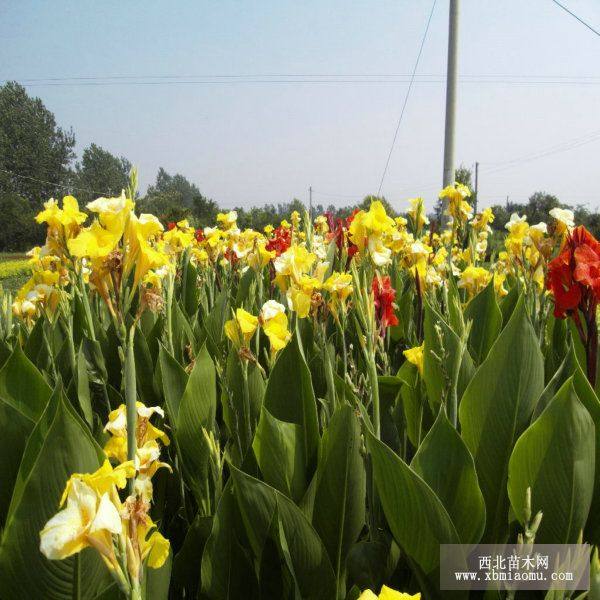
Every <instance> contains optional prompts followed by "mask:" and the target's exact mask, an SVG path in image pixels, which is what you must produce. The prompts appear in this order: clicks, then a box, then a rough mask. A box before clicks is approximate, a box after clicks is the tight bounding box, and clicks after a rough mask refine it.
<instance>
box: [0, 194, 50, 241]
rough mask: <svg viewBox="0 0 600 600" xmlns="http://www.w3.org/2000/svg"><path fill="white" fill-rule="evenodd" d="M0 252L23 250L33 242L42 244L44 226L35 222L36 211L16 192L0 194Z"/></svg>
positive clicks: (44, 232)
mask: <svg viewBox="0 0 600 600" xmlns="http://www.w3.org/2000/svg"><path fill="white" fill-rule="evenodd" d="M0 214H1V215H2V223H3V225H2V227H0V252H23V251H25V250H29V249H30V248H31V246H33V245H35V244H43V243H44V238H45V236H46V228H45V226H43V225H38V224H37V223H36V222H35V214H36V211H35V210H33V208H32V207H31V204H30V203H29V202H28V201H27V200H25V198H21V197H20V196H18V195H17V194H12V193H9V194H3V195H1V196H0Z"/></svg>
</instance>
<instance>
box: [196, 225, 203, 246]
mask: <svg viewBox="0 0 600 600" xmlns="http://www.w3.org/2000/svg"><path fill="white" fill-rule="evenodd" d="M194 236H195V238H196V241H197V242H198V243H200V242H202V241H203V240H204V231H202V229H200V228H198V229H196V232H195V233H194Z"/></svg>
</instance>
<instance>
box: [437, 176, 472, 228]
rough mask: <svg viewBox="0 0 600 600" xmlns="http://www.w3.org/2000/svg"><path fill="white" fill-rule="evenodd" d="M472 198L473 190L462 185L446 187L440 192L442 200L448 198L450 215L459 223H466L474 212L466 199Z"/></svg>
mask: <svg viewBox="0 0 600 600" xmlns="http://www.w3.org/2000/svg"><path fill="white" fill-rule="evenodd" d="M470 196H471V190H469V188H468V187H467V186H466V185H463V184H462V183H458V182H455V183H454V185H448V186H446V187H445V188H444V189H443V190H442V191H441V192H440V198H448V211H447V212H448V214H449V215H451V216H452V218H453V219H456V221H458V222H462V221H466V220H468V219H469V218H470V216H471V213H472V211H473V209H472V207H471V205H470V204H469V203H468V202H467V201H466V198H469V197H470Z"/></svg>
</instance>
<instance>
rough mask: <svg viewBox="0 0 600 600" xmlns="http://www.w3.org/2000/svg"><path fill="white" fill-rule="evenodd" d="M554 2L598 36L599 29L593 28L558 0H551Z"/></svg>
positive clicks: (599, 33) (599, 34)
mask: <svg viewBox="0 0 600 600" xmlns="http://www.w3.org/2000/svg"><path fill="white" fill-rule="evenodd" d="M552 2H554V4H556V5H557V6H560V7H561V8H562V9H563V10H564V11H565V12H567V13H569V14H570V15H571V16H572V17H573V18H575V19H577V20H578V21H579V22H580V23H581V24H582V25H584V26H585V27H587V28H588V29H589V30H590V31H592V32H594V33H595V34H596V35H597V36H598V37H600V31H598V30H597V29H594V28H593V27H592V26H591V25H590V24H589V23H586V22H585V21H584V20H583V19H582V18H581V17H579V16H577V15H576V14H575V13H574V12H572V11H570V10H569V9H568V8H567V7H566V6H564V5H563V4H561V3H560V2H559V1H558V0H552Z"/></svg>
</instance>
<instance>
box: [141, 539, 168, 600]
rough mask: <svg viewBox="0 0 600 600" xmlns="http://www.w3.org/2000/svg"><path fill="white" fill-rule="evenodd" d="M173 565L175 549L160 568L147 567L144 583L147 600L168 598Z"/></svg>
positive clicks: (143, 589) (164, 599)
mask: <svg viewBox="0 0 600 600" xmlns="http://www.w3.org/2000/svg"><path fill="white" fill-rule="evenodd" d="M172 565H173V551H172V549H171V550H169V556H168V557H167V560H166V561H165V564H164V565H163V566H162V567H160V569H151V568H150V567H146V573H145V575H146V576H145V578H144V581H143V585H142V597H143V598H146V599H147V600H150V599H152V600H168V598H169V584H170V583H171V567H172Z"/></svg>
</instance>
